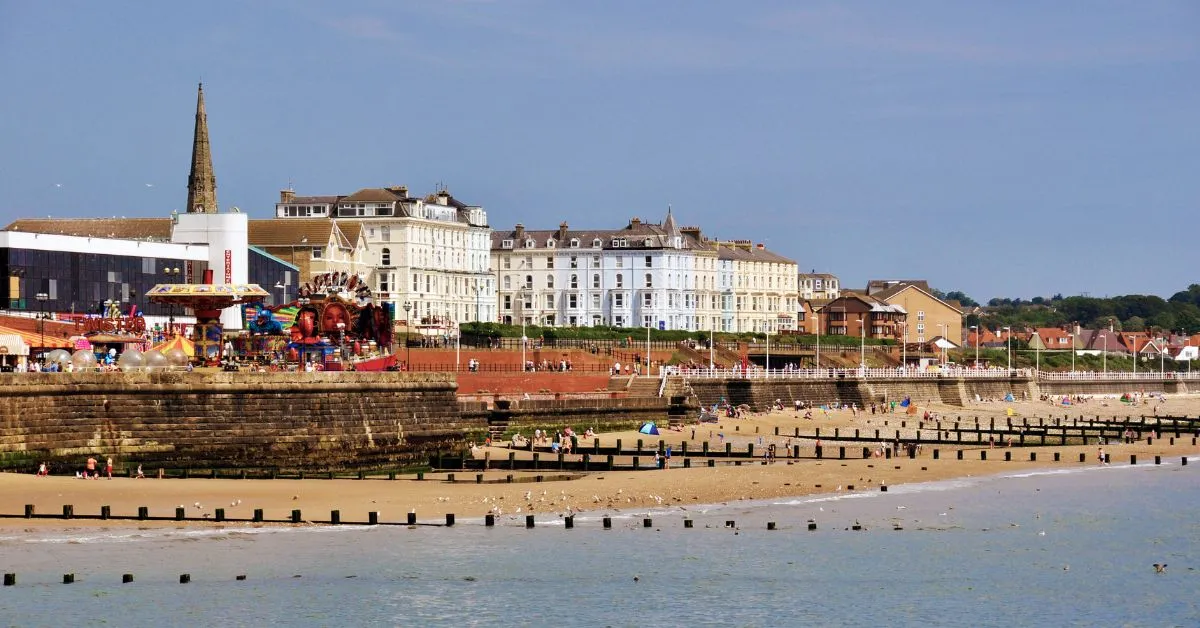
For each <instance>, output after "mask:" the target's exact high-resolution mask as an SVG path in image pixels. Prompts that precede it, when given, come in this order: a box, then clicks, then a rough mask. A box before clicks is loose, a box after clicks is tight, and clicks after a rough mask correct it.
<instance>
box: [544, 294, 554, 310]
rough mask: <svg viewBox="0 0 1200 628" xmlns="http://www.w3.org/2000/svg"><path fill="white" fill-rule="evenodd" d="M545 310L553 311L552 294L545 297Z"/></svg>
mask: <svg viewBox="0 0 1200 628" xmlns="http://www.w3.org/2000/svg"><path fill="white" fill-rule="evenodd" d="M546 309H547V310H553V309H554V295H553V294H547V295H546Z"/></svg>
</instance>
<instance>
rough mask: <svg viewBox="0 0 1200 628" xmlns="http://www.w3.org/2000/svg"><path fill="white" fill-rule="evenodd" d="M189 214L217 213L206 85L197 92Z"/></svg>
mask: <svg viewBox="0 0 1200 628" xmlns="http://www.w3.org/2000/svg"><path fill="white" fill-rule="evenodd" d="M187 211H188V213H198V214H215V213H217V177H216V175H214V174H213V165H212V151H211V149H210V148H209V145H208V115H207V114H206V113H205V112H204V83H201V84H200V87H199V88H198V89H197V91H196V132H195V134H194V135H193V136H192V171H191V172H190V173H189V174H188V198H187Z"/></svg>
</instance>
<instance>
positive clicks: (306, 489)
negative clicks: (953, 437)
mask: <svg viewBox="0 0 1200 628" xmlns="http://www.w3.org/2000/svg"><path fill="white" fill-rule="evenodd" d="M1155 405H1157V406H1158V411H1159V413H1160V414H1162V415H1173V416H1197V414H1198V413H1200V396H1177V397H1173V398H1168V399H1166V401H1158V402H1149V403H1147V404H1146V405H1141V406H1136V407H1130V406H1126V405H1124V404H1121V403H1120V402H1119V401H1116V400H1112V399H1104V400H1101V399H1093V400H1091V401H1088V402H1085V403H1082V404H1079V405H1074V406H1070V407H1063V406H1061V405H1057V404H1056V405H1053V406H1052V405H1050V404H1047V403H1045V402H1042V403H1037V402H1026V403H1007V404H1006V403H982V404H975V405H972V406H970V407H967V408H958V407H936V406H932V407H930V408H928V409H929V410H930V411H931V412H933V413H935V414H938V415H940V416H941V417H942V418H943V420H945V419H946V418H948V417H950V420H953V417H957V416H960V415H961V416H963V417H964V419H965V418H967V417H971V418H972V419H973V417H975V416H978V417H980V420H981V421H985V420H987V419H988V418H992V417H996V418H997V419H1000V418H1003V417H1006V416H1007V414H1008V410H1009V408H1011V409H1012V410H1013V411H1014V414H1016V415H1017V416H1018V417H1020V416H1028V417H1039V416H1040V417H1051V416H1053V417H1062V416H1063V415H1069V416H1071V417H1077V416H1079V415H1080V414H1084V415H1086V416H1088V417H1091V416H1096V415H1100V416H1102V417H1104V416H1107V417H1113V416H1116V417H1122V418H1123V417H1125V416H1126V415H1132V416H1137V415H1140V414H1146V415H1150V414H1152V411H1153V408H1154V406H1155ZM925 410H926V408H921V413H923V412H924V411H925ZM919 418H920V417H919V416H912V415H907V416H903V415H898V414H897V415H886V416H881V415H874V416H872V415H871V414H870V413H869V412H863V411H861V410H860V411H859V412H858V413H857V415H854V414H853V413H851V412H850V411H830V412H822V411H818V412H817V413H816V415H815V416H814V418H813V419H811V420H806V419H803V418H802V417H798V416H797V414H796V413H795V412H794V411H790V410H788V411H783V412H774V413H767V414H761V415H757V416H751V417H747V418H743V419H737V420H734V419H725V420H723V421H722V422H721V423H719V424H705V425H703V426H700V427H698V428H697V432H698V433H697V438H698V439H702V438H705V437H707V433H706V431H707V430H713V431H714V432H717V431H719V432H720V433H723V434H725V437H726V439H727V440H732V441H733V442H735V444H736V445H735V446H741V445H742V444H744V443H749V442H755V443H757V442H759V440H758V439H759V438H762V439H763V441H762V442H763V443H764V444H765V443H769V442H777V443H780V444H782V443H783V442H784V441H785V440H786V439H785V438H783V437H774V436H773V433H774V428H775V427H780V431H781V433H789V434H790V433H792V432H793V430H794V429H795V427H797V426H799V427H800V428H801V430H802V432H808V433H811V431H812V429H813V428H814V427H818V426H819V427H821V428H822V430H824V429H826V428H829V429H830V431H832V428H834V427H843V428H854V427H860V428H869V429H875V428H879V427H883V425H882V423H883V421H885V420H886V421H888V426H887V427H886V428H885V429H888V430H891V429H895V428H898V427H899V422H900V421H907V422H908V423H909V426H910V428H911V427H912V424H913V422H914V421H915V420H916V419H919ZM997 422H998V423H999V420H998V421H997ZM574 427H575V429H576V430H578V431H582V430H583V429H584V427H585V426H574ZM756 428H757V430H758V433H755V430H756ZM889 433H890V432H889ZM768 434H770V435H772V436H766V435H768ZM690 436H691V428H690V426H689V428H687V429H685V430H684V431H682V432H675V431H669V430H665V429H664V430H663V431H662V434H661V435H660V436H656V437H649V436H644V435H640V434H638V433H636V432H622V433H610V434H600V435H599V437H600V438H601V439H602V440H603V441H605V442H612V441H613V440H614V439H616V438H622V439H625V442H627V443H630V444H632V443H633V442H635V441H636V440H637V439H638V438H639V437H640V438H644V439H646V440H647V443H648V444H649V443H652V442H657V440H658V439H660V438H661V439H663V440H665V441H667V442H668V443H673V444H678V443H681V442H682V441H683V440H685V439H690ZM1164 436H1165V435H1164ZM651 439H653V440H651ZM792 440H795V439H792ZM714 442H715V441H714ZM795 442H796V444H801V446H802V447H805V446H808V445H807V444H805V442H801V441H795ZM692 443H693V444H694V443H695V441H692ZM689 446H692V445H689ZM756 447H757V445H756ZM1104 448H1105V451H1106V452H1107V453H1109V454H1111V459H1112V464H1114V465H1118V464H1119V465H1127V464H1129V460H1130V456H1131V455H1135V456H1137V458H1138V462H1139V464H1153V459H1154V456H1156V455H1158V456H1162V457H1163V458H1164V460H1165V461H1168V462H1171V463H1173V464H1177V463H1178V462H1179V460H1180V458H1181V457H1184V456H1191V455H1196V454H1197V453H1200V448H1198V447H1196V446H1193V445H1192V439H1191V438H1190V437H1188V438H1181V439H1178V440H1177V441H1176V443H1175V444H1174V445H1171V444H1169V441H1168V440H1167V439H1166V438H1164V439H1161V440H1155V441H1154V443H1153V444H1147V443H1146V441H1145V440H1142V441H1139V442H1137V443H1134V444H1109V445H1105V446H1104ZM953 449H954V448H953V447H941V450H942V451H941V453H942V455H941V459H939V460H934V459H932V447H928V446H927V447H925V448H924V451H923V452H922V454H921V455H920V456H918V457H917V458H916V459H908V458H895V459H885V458H870V459H861V458H859V459H848V460H836V459H835V460H830V459H825V460H820V461H818V460H813V459H802V460H797V461H788V460H785V459H780V460H777V461H775V462H773V463H772V464H769V465H762V464H759V463H754V464H750V463H747V464H744V465H742V466H732V465H720V464H719V465H718V466H716V467H715V468H708V467H701V466H697V467H695V468H691V469H683V468H681V467H682V461H681V460H680V459H679V458H676V459H675V460H674V462H675V464H674V465H673V467H672V468H671V469H668V470H654V471H636V472H633V471H628V472H604V473H592V474H587V475H583V476H582V477H579V478H578V479H573V480H563V481H545V482H537V483H535V482H517V483H512V484H508V483H503V482H500V483H484V484H476V483H475V482H474V481H473V479H474V472H468V473H462V472H460V473H459V474H458V479H459V482H456V483H454V484H451V483H448V482H445V481H442V480H444V478H445V474H440V473H439V474H428V475H426V477H425V479H424V480H423V481H418V480H416V479H415V477H413V476H401V478H402V479H397V480H394V481H389V480H386V479H369V480H315V479H309V480H233V479H220V480H210V479H190V480H180V479H166V480H159V479H152V478H151V479H130V478H115V479H112V480H108V479H100V480H80V479H76V478H74V477H68V476H51V477H46V478H38V477H34V476H32V475H16V474H0V513H4V514H21V513H23V512H24V507H25V505H26V504H33V505H34V506H35V508H36V509H37V512H38V513H39V514H55V513H61V512H62V506H63V505H64V504H70V505H72V506H73V507H74V510H75V512H76V513H77V514H98V513H99V512H100V508H101V506H110V507H111V509H112V513H113V514H114V515H135V514H136V513H137V509H138V507H140V506H145V507H148V508H149V510H150V514H151V516H163V517H166V516H173V515H174V513H175V508H176V507H179V506H183V507H184V508H186V509H187V516H188V517H189V518H191V517H203V516H204V515H209V516H210V517H211V516H214V514H215V509H217V508H224V509H225V514H226V517H228V518H250V517H251V516H252V514H253V511H254V509H257V508H261V509H263V511H264V515H265V518H267V519H286V518H288V517H289V516H290V514H291V512H292V510H293V509H299V510H301V512H302V516H303V519H304V520H306V521H327V520H328V519H329V515H330V511H331V510H339V511H340V513H341V518H342V520H343V521H366V520H367V517H368V514H367V513H369V512H372V511H374V512H378V513H379V517H380V520H382V521H387V522H398V521H404V519H405V517H406V515H407V513H408V512H410V511H415V512H416V513H417V516H418V519H419V520H420V521H430V522H433V521H440V520H443V519H444V516H445V514H446V513H453V514H455V515H456V516H457V517H481V516H483V515H484V514H486V513H488V512H496V513H499V514H500V516H501V517H510V516H519V517H523V516H524V515H526V514H537V515H551V516H553V515H554V514H556V513H557V514H563V513H566V512H567V511H568V508H570V509H571V510H572V511H574V512H597V511H601V512H611V511H616V510H632V511H635V512H636V511H647V510H661V509H668V508H679V509H681V511H682V510H684V509H688V508H693V507H696V506H699V505H702V504H717V503H730V502H736V501H739V500H761V499H774V498H785V497H796V496H802V495H811V494H816V493H829V492H838V491H842V492H846V491H851V490H856V491H862V490H870V491H878V490H880V489H879V486H880V485H889V486H892V485H897V484H902V483H910V482H925V481H934V480H945V479H951V478H957V477H968V476H980V475H991V474H998V473H1005V472H1011V471H1017V470H1022V469H1031V468H1047V467H1050V468H1068V467H1077V466H1080V465H1081V464H1083V465H1095V464H1097V462H1096V453H1097V447H1096V446H1095V445H1088V446H1067V447H1062V446H1047V447H1024V448H1013V449H1012V450H1010V451H1012V458H1013V460H1012V461H1005V460H1004V454H1003V452H1004V451H1009V450H1006V449H1005V448H1002V447H997V448H996V450H995V453H993V454H991V455H989V456H988V460H986V461H981V460H980V459H979V454H978V452H977V451H974V450H977V449H978V448H967V449H971V450H973V451H970V452H968V454H967V455H964V460H957V459H955V456H954V455H953V453H952V451H953ZM492 450H493V452H494V453H493V459H499V458H501V457H506V456H507V451H508V450H507V449H504V448H499V447H496V448H492ZM1031 452H1034V453H1036V454H1037V459H1038V460H1037V462H1030V461H1029V457H1030V456H1029V454H1030V453H1031ZM1055 452H1058V453H1060V454H1061V460H1062V461H1061V462H1053V454H1054V453H1055ZM1080 453H1083V454H1085V456H1086V460H1087V462H1085V463H1080V462H1079V461H1078V460H1079V454H1080ZM1197 472H1198V473H1200V464H1197ZM510 473H512V472H509V471H489V472H487V473H486V474H485V479H486V480H493V479H494V480H502V479H503V478H504V477H505V476H507V475H509V474H510ZM542 473H543V474H545V475H546V476H548V477H549V476H551V475H555V472H549V471H546V472H542ZM514 475H515V476H516V477H517V478H521V477H528V476H532V475H533V474H531V473H519V472H518V473H515V474H514ZM465 478H469V479H471V480H472V481H470V482H463V481H462V480H463V479H465ZM851 487H853V488H851ZM175 525H185V526H196V525H230V526H235V525H249V524H236V523H229V524H218V523H215V522H214V523H208V524H206V523H203V522H195V521H191V522H186V523H182V524H176V523H173V522H144V521H112V520H109V521H100V520H79V519H74V520H70V521H68V520H63V519H49V518H46V519H24V518H0V527H4V528H8V529H14V528H16V529H20V528H30V529H34V528H45V527H54V528H65V527H80V526H138V527H147V526H175Z"/></svg>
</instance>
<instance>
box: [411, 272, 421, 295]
mask: <svg viewBox="0 0 1200 628" xmlns="http://www.w3.org/2000/svg"><path fill="white" fill-rule="evenodd" d="M412 279H413V288H412V291H413V292H420V291H421V275H420V273H413V276H412Z"/></svg>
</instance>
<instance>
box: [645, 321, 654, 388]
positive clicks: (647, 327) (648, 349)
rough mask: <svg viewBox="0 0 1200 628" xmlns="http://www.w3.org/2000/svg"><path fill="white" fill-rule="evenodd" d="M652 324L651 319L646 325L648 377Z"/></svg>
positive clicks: (647, 374)
mask: <svg viewBox="0 0 1200 628" xmlns="http://www.w3.org/2000/svg"><path fill="white" fill-rule="evenodd" d="M652 326H653V321H651V324H650V325H646V377H650V329H651V327H652Z"/></svg>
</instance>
